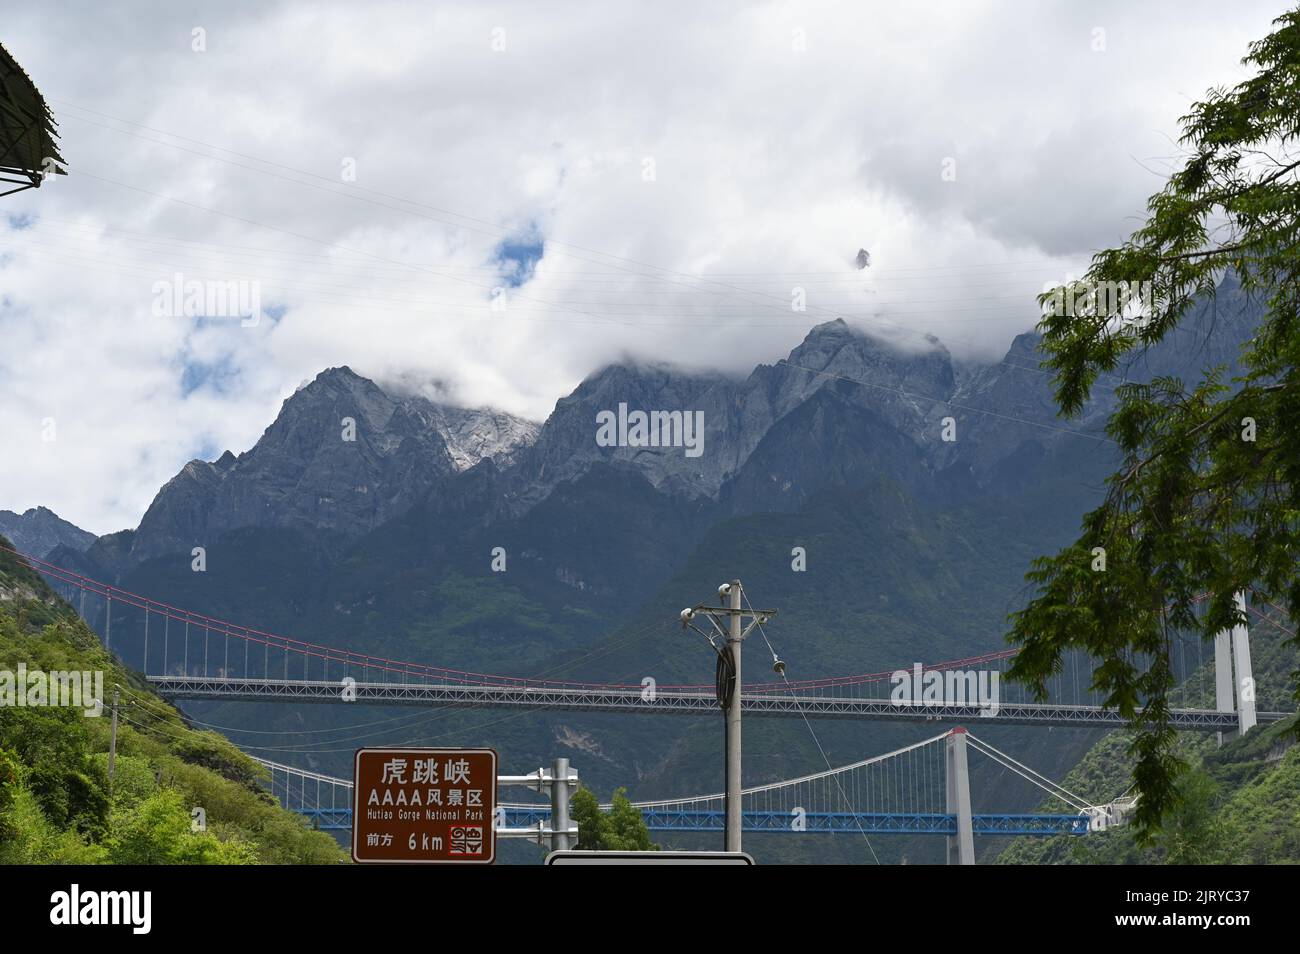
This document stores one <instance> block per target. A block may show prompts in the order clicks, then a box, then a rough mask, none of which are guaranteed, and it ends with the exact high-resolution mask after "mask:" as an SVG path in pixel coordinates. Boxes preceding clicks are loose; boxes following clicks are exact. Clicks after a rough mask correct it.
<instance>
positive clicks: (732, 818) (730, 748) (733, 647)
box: [681, 580, 785, 852]
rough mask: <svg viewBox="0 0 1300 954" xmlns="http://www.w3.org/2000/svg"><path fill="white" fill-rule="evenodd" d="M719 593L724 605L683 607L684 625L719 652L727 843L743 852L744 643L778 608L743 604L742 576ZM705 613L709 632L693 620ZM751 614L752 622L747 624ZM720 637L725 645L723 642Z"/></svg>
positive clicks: (776, 665)
mask: <svg viewBox="0 0 1300 954" xmlns="http://www.w3.org/2000/svg"><path fill="white" fill-rule="evenodd" d="M718 596H719V597H721V598H722V599H724V600H727V603H726V604H724V605H723V606H709V605H707V604H700V605H699V606H692V607H688V608H687V609H684V610H682V613H681V619H682V626H683V627H689V628H691V629H694V630H695V631H696V632H697V633H699V634H700V635H702V636H703V637H704V638H705V639H707V640H708V641H709V644H710V645H711V646H713V650H714V652H715V653H717V656H718V664H717V692H718V706H719V708H721V709H722V711H723V715H724V717H725V720H726V728H725V735H724V738H723V741H724V756H723V758H724V775H725V778H726V786H725V791H726V816H725V818H726V820H725V825H724V835H723V847H724V849H725V850H726V851H730V852H739V851H741V850H742V848H741V830H742V827H743V822H744V815H743V812H742V805H741V791H742V789H741V765H742V758H741V732H740V714H741V699H740V697H741V685H742V682H741V670H740V647H741V646H742V645H743V644H744V641H745V637H746V636H748V635H749V632H750V630H752V629H753V628H754V627H755V626H761V625H762V624H763V623H766V622H767V621H768V620H769V619H771V618H772V617H773V616H775V615H776V610H756V609H754V608H753V607H752V606H751V607H750V608H749V609H748V610H745V609H744V608H743V602H742V601H743V600H744V589H743V588H742V587H741V585H740V581H739V580H732V581H731V582H730V583H723V584H722V585H721V586H720V587H718ZM697 617H703V618H705V619H707V620H708V621H709V623H710V624H711V625H712V627H713V630H714V632H713V633H708V632H705V631H704V630H702V629H700V628H699V627H698V626H696V625H695V623H694V622H693V621H694V620H695V619H696V618H697ZM724 617H725V618H726V621H727V627H726V629H723V628H722V626H721V624H720V622H719V621H720V620H721V619H723V618H724ZM745 617H749V620H750V621H749V625H748V626H746V625H744V619H745ZM719 641H720V642H721V645H719ZM772 663H773V665H772V668H773V670H774V671H775V672H777V673H783V672H784V670H785V665H784V663H782V662H781V661H780V660H779V659H778V658H777V657H776V655H775V653H774V654H773V656H772Z"/></svg>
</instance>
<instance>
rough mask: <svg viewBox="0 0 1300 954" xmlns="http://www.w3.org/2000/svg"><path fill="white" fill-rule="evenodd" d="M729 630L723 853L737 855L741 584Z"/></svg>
mask: <svg viewBox="0 0 1300 954" xmlns="http://www.w3.org/2000/svg"><path fill="white" fill-rule="evenodd" d="M730 596H731V628H730V630H729V631H728V633H727V647H726V652H728V653H730V654H731V671H732V672H733V673H735V676H734V677H733V678H732V680H731V686H730V692H729V698H728V699H727V735H726V752H727V822H726V838H725V849H726V850H727V851H740V828H741V812H740V686H741V672H740V647H741V643H742V641H743V638H744V637H743V636H742V635H741V633H740V581H739V580H732V581H731V593H730Z"/></svg>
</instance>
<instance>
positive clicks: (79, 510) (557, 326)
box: [0, 0, 1286, 533]
mask: <svg viewBox="0 0 1300 954" xmlns="http://www.w3.org/2000/svg"><path fill="white" fill-rule="evenodd" d="M110 6H111V9H110ZM1285 7H1286V4H1284V3H1280V2H1251V0H1238V2H1234V3H1232V4H1226V3H1223V2H1221V0H1214V2H1201V3H1197V2H1167V3H1142V4H1136V3H1131V2H1120V3H1087V4H1084V3H1064V2H1063V3H1055V4H1052V3H1041V2H1028V0H1026V2H1022V3H1001V4H995V3H979V2H971V0H960V2H955V3H939V4H934V3H930V4H919V3H894V4H888V5H884V4H874V3H841V4H832V3H827V4H819V3H755V4H739V3H737V4H720V3H719V4H713V3H710V4H701V3H698V2H696V3H681V4H670V3H664V2H656V3H645V4H636V3H608V2H604V3H595V2H593V3H573V4H564V3H544V4H543V3H536V2H533V3H518V4H512V3H481V2H478V3H470V2H465V3H431V2H411V3H376V2H367V3H352V2H349V3H322V2H312V3H278V4H277V3H256V4H252V3H249V4H240V3H230V2H223V3H220V4H217V3H213V4H189V3H184V2H174V3H170V2H169V3H163V2H157V3H151V4H130V3H115V4H112V5H109V4H102V3H97V2H95V3H57V4H50V5H44V4H22V5H20V4H15V3H6V9H5V14H4V17H3V19H0V23H3V27H0V31H2V33H0V42H3V43H4V44H5V46H6V47H7V48H8V49H9V51H10V52H11V53H12V54H13V55H14V56H15V57H16V58H17V59H18V61H19V62H20V63H21V64H22V65H23V66H24V68H25V69H26V70H27V72H28V74H29V75H30V76H31V77H32V78H33V80H34V81H35V82H36V83H37V85H38V86H39V87H40V89H41V90H42V92H43V93H44V94H45V95H46V97H47V99H48V100H49V102H50V105H51V107H52V109H53V110H54V113H55V116H56V117H57V119H58V122H59V125H60V130H61V133H62V146H61V151H62V154H63V156H64V158H65V160H66V161H67V164H68V167H69V171H70V175H69V176H68V177H66V178H58V179H55V180H53V181H50V182H49V183H47V185H46V186H44V187H42V188H41V189H39V190H30V191H28V192H25V193H20V194H18V195H13V196H9V197H6V198H3V199H0V509H10V510H17V511H19V512H21V511H23V510H25V509H26V508H28V507H32V506H37V505H42V504H43V505H45V506H48V507H50V508H51V509H53V510H55V511H56V512H58V513H59V514H60V515H62V516H64V517H66V518H67V519H69V520H72V521H73V522H75V523H77V524H78V525H80V526H82V527H85V528H86V529H88V530H91V531H94V532H96V533H103V532H109V531H113V530H119V529H122V528H124V527H132V526H135V525H136V523H137V522H138V521H139V519H140V516H141V514H142V513H143V512H144V509H145V508H146V507H147V506H148V504H149V501H150V500H151V499H152V497H153V495H154V494H155V492H156V491H157V489H158V488H159V486H161V484H163V483H164V482H165V481H167V480H168V479H169V478H171V477H172V476H173V475H174V474H175V473H176V472H177V471H178V470H179V469H180V467H181V466H183V465H184V463H185V462H186V461H188V460H190V459H192V458H194V457H204V458H207V459H212V458H215V457H216V456H217V455H218V454H219V453H220V452H221V451H223V450H225V449H227V448H229V449H232V450H234V451H235V452H237V453H238V452H240V451H243V450H246V449H247V448H248V447H250V446H251V445H252V444H253V443H254V442H255V441H256V440H257V437H258V436H259V435H260V433H261V432H262V430H263V429H264V428H265V427H266V426H267V425H268V424H269V423H270V422H271V420H272V419H273V418H274V416H275V414H276V412H277V410H278V408H279V406H280V403H281V401H282V400H283V399H284V398H285V397H287V396H288V395H290V394H291V393H292V392H293V390H294V389H295V388H296V387H297V386H298V385H299V384H300V383H302V382H303V381H304V380H307V379H310V378H312V377H314V376H315V375H316V374H317V373H318V372H319V371H321V370H322V369H323V368H326V367H330V366H333V365H341V364H347V365H349V366H351V367H352V368H353V369H355V370H356V371H358V372H359V373H361V374H365V375H367V376H370V377H374V378H375V379H377V380H379V381H380V382H381V383H390V384H391V383H393V382H401V383H402V384H403V386H405V387H408V388H411V389H419V390H422V391H424V392H426V393H428V394H430V396H437V395H441V396H442V397H443V398H444V399H446V400H449V401H451V402H454V403H460V404H466V405H472V406H481V405H488V406H493V407H497V408H501V409H504V410H508V411H511V412H513V413H517V414H522V415H525V416H528V417H531V418H534V419H538V420H540V419H543V418H544V417H545V416H546V415H547V414H548V413H549V411H550V409H551V408H552V407H553V406H554V403H555V401H556V399H557V398H559V397H561V396H562V395H564V394H566V393H567V392H568V391H570V390H571V389H572V388H573V387H574V386H575V385H576V384H577V383H578V382H579V381H580V380H581V379H582V378H583V377H585V376H586V375H587V374H589V373H591V372H592V371H593V370H595V369H597V368H598V367H600V366H601V365H602V364H605V363H608V362H610V361H615V360H619V359H621V358H624V357H628V356H632V357H638V358H646V359H654V360H666V361H672V362H675V363H679V364H685V365H691V366H696V367H710V368H717V369H719V371H720V372H723V373H739V372H743V371H747V370H748V369H749V368H751V367H752V366H753V365H754V364H755V363H757V362H759V361H768V362H771V361H774V360H776V359H778V358H780V357H782V356H784V355H785V353H786V352H788V350H789V349H790V348H791V347H793V346H794V345H795V344H797V343H798V342H799V341H800V340H801V339H802V337H803V336H804V334H805V333H806V332H807V330H808V328H809V327H811V326H812V325H813V324H816V323H818V322H820V321H825V320H828V319H830V318H832V317H835V316H837V315H842V316H844V317H845V318H846V320H849V321H850V322H853V323H855V324H857V325H859V326H861V327H864V328H868V329H870V328H876V329H878V330H881V331H887V332H889V333H890V334H891V335H892V336H893V337H894V338H895V340H897V341H899V342H900V343H906V342H908V341H915V340H917V339H918V338H919V336H920V335H922V334H924V333H926V332H932V333H934V334H936V335H938V336H939V337H940V338H941V339H942V340H943V341H944V343H945V344H946V345H947V346H948V348H949V349H950V350H951V351H953V352H954V353H955V354H958V355H961V356H963V357H969V358H981V359H989V360H996V358H997V357H999V356H1000V355H1001V354H1002V353H1003V352H1004V351H1005V348H1006V346H1007V344H1008V343H1009V342H1010V340H1011V337H1012V336H1013V335H1014V334H1016V333H1018V332H1020V331H1024V330H1027V329H1028V328H1030V327H1032V325H1033V323H1034V320H1035V306H1034V300H1033V296H1034V294H1035V293H1036V292H1038V291H1039V290H1041V289H1042V288H1043V287H1044V286H1045V284H1047V283H1055V282H1057V281H1060V280H1063V279H1065V278H1067V277H1069V276H1071V275H1075V276H1077V275H1078V274H1079V273H1080V272H1081V271H1082V269H1083V268H1084V267H1085V266H1086V263H1087V260H1088V257H1089V255H1090V254H1091V253H1092V252H1094V251H1095V250H1097V249H1099V248H1102V247H1105V246H1107V245H1109V244H1112V243H1115V242H1117V241H1119V240H1121V239H1122V238H1124V237H1125V236H1126V235H1127V234H1128V233H1129V232H1130V231H1132V229H1133V228H1134V227H1135V226H1136V224H1137V223H1138V221H1139V216H1140V215H1141V213H1142V210H1143V207H1144V203H1145V200H1146V198H1147V196H1148V195H1149V194H1150V193H1151V192H1153V191H1156V190H1157V189H1158V188H1159V187H1160V186H1161V184H1162V182H1163V177H1164V174H1165V173H1166V172H1167V170H1168V169H1169V168H1170V165H1171V163H1172V162H1174V161H1175V160H1176V158H1177V155H1178V147H1177V144H1176V138H1177V132H1178V126H1177V119H1178V117H1179V116H1181V115H1183V114H1184V113H1185V112H1186V110H1187V107H1188V106H1189V105H1190V104H1191V103H1192V102H1193V101H1195V100H1196V99H1197V98H1199V97H1200V96H1201V95H1202V94H1203V93H1204V92H1205V90H1206V89H1207V88H1209V87H1211V86H1214V85H1221V84H1232V83H1236V82H1238V81H1239V80H1241V79H1242V78H1244V76H1245V74H1244V72H1243V70H1242V67H1241V66H1240V62H1239V61H1240V59H1241V57H1242V56H1243V55H1244V53H1245V52H1246V47H1247V44H1248V43H1249V42H1250V41H1251V40H1252V39H1257V38H1259V37H1261V36H1263V35H1264V34H1265V33H1267V32H1268V30H1269V23H1270V21H1271V19H1272V18H1273V17H1274V16H1276V15H1277V14H1278V13H1280V12H1281V11H1282V10H1283V9H1285ZM702 8H707V9H702ZM196 47H202V49H196ZM859 248H865V249H867V250H868V251H869V252H870V254H871V262H872V264H871V265H870V267H868V268H867V269H865V270H862V271H859V270H857V269H855V268H854V267H853V259H854V257H855V255H856V254H857V252H858V249H859ZM539 256H540V257H539ZM178 273H179V274H180V275H181V276H183V279H184V280H195V281H209V282H217V281H220V282H227V281H236V282H246V283H248V284H247V285H246V286H245V287H246V288H248V289H250V290H252V289H253V288H256V289H257V291H258V293H259V296H260V306H261V314H262V318H261V320H260V321H259V322H258V323H256V324H251V323H250V322H240V321H238V320H220V319H217V318H215V317H213V318H209V319H207V320H198V319H195V318H193V317H189V318H187V317H185V316H183V315H181V316H171V317H168V316H162V315H159V314H158V313H157V312H158V308H159V304H158V302H159V293H158V287H159V286H158V284H157V283H159V282H174V281H175V276H176V275H177V274H178ZM795 289H802V290H803V294H804V295H805V296H806V310H805V311H802V312H799V311H794V310H792V307H791V304H792V296H795V295H796V294H797V293H796V291H795ZM494 301H495V303H496V305H497V308H496V309H494V308H493V303H494ZM502 306H504V307H502ZM51 419H52V423H53V431H52V432H51V430H50V424H51ZM51 433H52V434H53V436H54V439H53V440H48V439H43V438H48V437H49V436H51Z"/></svg>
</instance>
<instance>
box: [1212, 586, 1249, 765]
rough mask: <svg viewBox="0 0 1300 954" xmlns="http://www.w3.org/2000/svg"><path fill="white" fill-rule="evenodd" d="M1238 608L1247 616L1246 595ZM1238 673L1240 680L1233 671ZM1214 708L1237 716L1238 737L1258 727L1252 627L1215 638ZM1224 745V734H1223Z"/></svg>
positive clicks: (1240, 598) (1240, 596)
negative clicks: (1251, 657)
mask: <svg viewBox="0 0 1300 954" xmlns="http://www.w3.org/2000/svg"><path fill="white" fill-rule="evenodd" d="M1236 599H1237V608H1238V609H1239V610H1241V612H1242V613H1243V614H1244V613H1245V612H1246V594H1245V593H1238V594H1237V597H1236ZM1234 669H1235V670H1236V679H1234V678H1233V670H1234ZM1214 707H1215V708H1216V709H1218V711H1220V712H1236V713H1237V734H1238V735H1245V734H1246V733H1247V732H1249V731H1250V730H1251V729H1253V728H1254V727H1255V724H1256V722H1257V719H1256V716H1255V678H1254V673H1253V672H1252V671H1251V667H1250V627H1248V626H1247V625H1246V624H1245V623H1238V624H1237V625H1236V626H1234V627H1232V629H1231V630H1227V629H1225V630H1221V631H1220V632H1219V633H1217V634H1216V635H1215V637H1214ZM1219 741H1220V743H1222V741H1223V733H1222V732H1220V733H1219Z"/></svg>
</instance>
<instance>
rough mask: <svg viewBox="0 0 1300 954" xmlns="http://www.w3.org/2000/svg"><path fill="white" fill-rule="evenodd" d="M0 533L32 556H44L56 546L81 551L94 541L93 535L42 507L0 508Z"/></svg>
mask: <svg viewBox="0 0 1300 954" xmlns="http://www.w3.org/2000/svg"><path fill="white" fill-rule="evenodd" d="M0 536H6V537H8V538H9V540H10V542H11V543H13V545H14V547H15V548H16V549H18V550H21V551H22V552H23V553H28V554H30V555H32V556H34V557H45V556H46V555H47V554H49V552H50V551H51V550H53V549H55V548H56V547H69V548H70V549H72V550H77V551H83V550H85V549H86V548H87V547H89V546H90V545H91V544H92V543H94V542H95V535H94V534H93V533H87V532H86V531H85V530H82V529H81V528H80V527H78V526H75V525H73V524H71V523H69V522H68V521H66V520H64V519H63V518H62V517H60V516H59V515H58V514H56V513H55V512H54V511H52V510H48V509H46V508H45V507H33V508H31V509H30V510H28V511H26V512H25V513H21V514H18V513H14V512H13V511H11V510H0Z"/></svg>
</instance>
